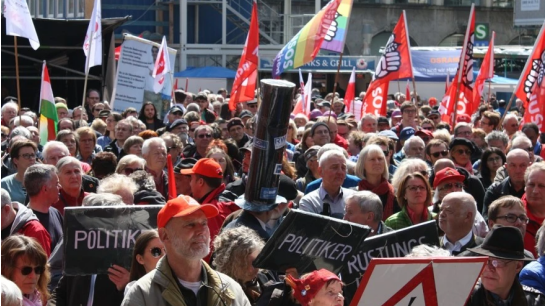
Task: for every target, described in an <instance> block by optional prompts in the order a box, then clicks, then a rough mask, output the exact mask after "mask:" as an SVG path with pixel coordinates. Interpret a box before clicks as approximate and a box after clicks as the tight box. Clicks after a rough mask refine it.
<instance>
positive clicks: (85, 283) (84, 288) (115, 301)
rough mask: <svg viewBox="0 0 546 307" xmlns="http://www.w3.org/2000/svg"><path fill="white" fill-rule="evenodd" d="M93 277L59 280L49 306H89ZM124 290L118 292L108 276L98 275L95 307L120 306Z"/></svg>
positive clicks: (69, 277) (64, 276)
mask: <svg viewBox="0 0 546 307" xmlns="http://www.w3.org/2000/svg"><path fill="white" fill-rule="evenodd" d="M90 287H91V275H88V276H66V275H63V277H61V279H60V280H59V285H58V286H57V288H55V291H53V293H52V294H51V298H50V299H49V302H48V305H49V306H87V300H88V299H89V290H90ZM123 292H124V289H122V290H121V291H118V289H117V288H116V285H115V284H114V283H113V282H112V281H110V279H108V275H107V274H99V275H97V279H96V281H95V292H94V295H93V306H120V305H121V301H123Z"/></svg>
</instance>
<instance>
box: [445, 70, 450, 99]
mask: <svg viewBox="0 0 546 307" xmlns="http://www.w3.org/2000/svg"><path fill="white" fill-rule="evenodd" d="M448 90H449V73H448V74H447V75H446V88H445V90H444V95H447V91H448Z"/></svg>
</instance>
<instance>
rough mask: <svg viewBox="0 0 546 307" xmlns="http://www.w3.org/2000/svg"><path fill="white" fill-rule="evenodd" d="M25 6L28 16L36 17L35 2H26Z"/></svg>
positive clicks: (28, 0)
mask: <svg viewBox="0 0 546 307" xmlns="http://www.w3.org/2000/svg"><path fill="white" fill-rule="evenodd" d="M27 6H28V10H29V12H30V16H32V17H36V16H35V15H36V12H35V11H34V10H35V9H36V0H27Z"/></svg>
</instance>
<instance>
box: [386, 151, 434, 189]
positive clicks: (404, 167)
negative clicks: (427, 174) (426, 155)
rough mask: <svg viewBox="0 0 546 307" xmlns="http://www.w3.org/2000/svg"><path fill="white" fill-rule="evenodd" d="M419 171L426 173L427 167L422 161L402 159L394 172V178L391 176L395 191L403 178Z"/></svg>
mask: <svg viewBox="0 0 546 307" xmlns="http://www.w3.org/2000/svg"><path fill="white" fill-rule="evenodd" d="M421 170H427V171H428V165H427V163H426V162H425V161H423V160H422V159H418V158H408V159H404V160H403V161H402V163H400V164H399V165H398V168H397V169H396V172H394V176H392V186H393V187H394V189H395V190H397V189H398V186H399V185H400V182H402V181H403V180H404V178H406V176H408V175H409V174H412V173H414V172H418V171H421Z"/></svg>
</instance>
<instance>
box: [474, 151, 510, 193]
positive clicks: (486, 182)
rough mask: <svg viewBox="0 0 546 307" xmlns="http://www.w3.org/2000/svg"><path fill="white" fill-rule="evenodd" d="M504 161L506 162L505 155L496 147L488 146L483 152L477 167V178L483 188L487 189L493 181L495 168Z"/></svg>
mask: <svg viewBox="0 0 546 307" xmlns="http://www.w3.org/2000/svg"><path fill="white" fill-rule="evenodd" d="M504 163H506V156H505V155H504V153H503V152H502V150H500V149H498V148H496V147H489V148H487V149H486V150H485V151H484V152H483V154H482V159H481V160H480V166H479V168H478V171H479V175H478V178H480V181H481V182H482V185H483V188H484V190H487V188H489V186H490V185H491V184H492V183H493V182H495V176H496V175H497V170H498V169H499V168H500V167H501V166H503V165H504Z"/></svg>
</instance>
